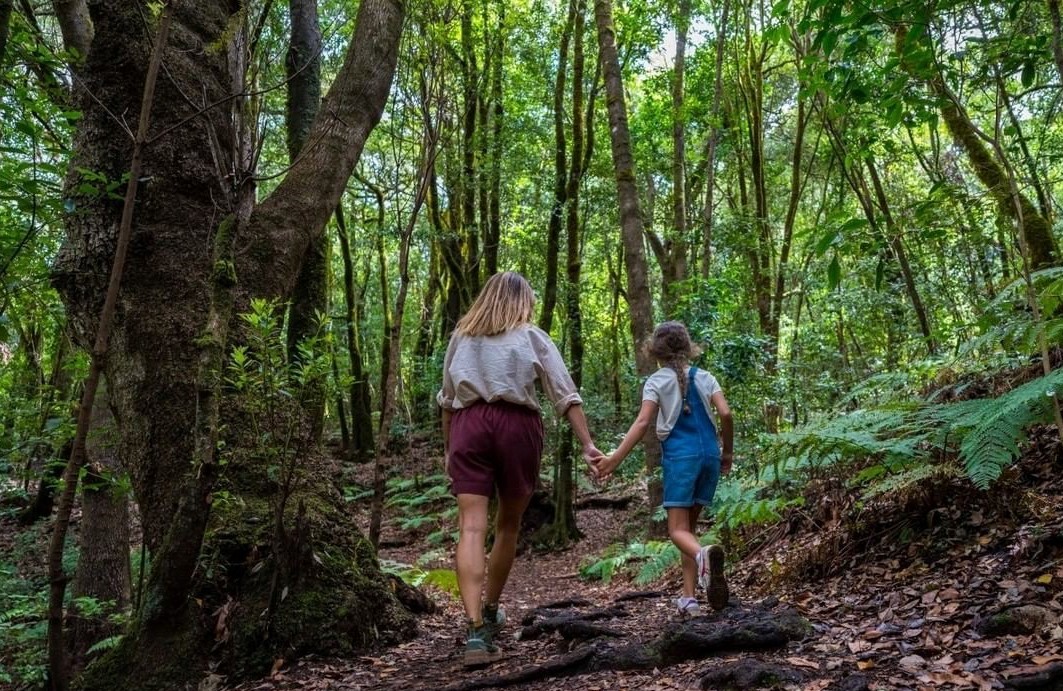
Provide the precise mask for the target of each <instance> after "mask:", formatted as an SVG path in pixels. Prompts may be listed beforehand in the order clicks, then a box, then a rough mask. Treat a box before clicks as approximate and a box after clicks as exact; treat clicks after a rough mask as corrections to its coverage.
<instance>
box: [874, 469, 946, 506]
mask: <svg viewBox="0 0 1063 691" xmlns="http://www.w3.org/2000/svg"><path fill="white" fill-rule="evenodd" d="M956 471H957V468H956V467H955V466H953V465H950V464H947V463H921V464H919V465H915V466H912V467H910V468H908V469H906V470H902V471H900V472H899V473H892V474H889V475H887V476H886V477H884V478H883V479H881V480H879V481H878V482H876V483H874V484H872V485H871V486H869V487H868V488H867V489H866V490H864V499H874V498H875V497H879V496H881V495H883V494H890V493H892V492H897V491H900V490H904V489H908V488H909V487H912V486H914V485H918V484H919V483H921V482H925V481H926V480H929V479H930V478H934V477H951V476H954V475H955V474H956Z"/></svg>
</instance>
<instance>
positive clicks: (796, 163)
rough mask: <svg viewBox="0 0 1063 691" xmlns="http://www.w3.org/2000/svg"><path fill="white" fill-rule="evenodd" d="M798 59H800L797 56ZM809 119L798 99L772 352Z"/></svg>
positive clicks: (776, 341) (777, 272)
mask: <svg viewBox="0 0 1063 691" xmlns="http://www.w3.org/2000/svg"><path fill="white" fill-rule="evenodd" d="M798 59H800V56H798ZM807 125H808V117H807V114H806V112H805V100H804V99H803V98H801V97H800V95H798V97H797V123H796V125H795V130H794V151H793V156H792V160H791V163H790V201H789V202H788V203H787V205H786V218H785V219H784V220H783V233H782V246H781V247H780V248H779V264H778V267H777V268H776V270H775V294H774V295H773V296H772V301H771V303H772V304H771V332H770V337H771V338H772V341H773V343H774V350H775V352H778V350H779V321H780V316H781V315H782V301H783V291H784V289H785V287H786V280H787V278H788V276H787V272H788V270H789V264H790V249H791V247H792V246H793V237H794V222H795V221H796V219H797V207H798V205H799V204H800V201H801V190H802V182H801V157H802V154H803V153H804V145H805V129H806V128H807Z"/></svg>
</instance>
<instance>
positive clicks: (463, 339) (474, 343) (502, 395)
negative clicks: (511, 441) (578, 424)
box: [436, 324, 583, 416]
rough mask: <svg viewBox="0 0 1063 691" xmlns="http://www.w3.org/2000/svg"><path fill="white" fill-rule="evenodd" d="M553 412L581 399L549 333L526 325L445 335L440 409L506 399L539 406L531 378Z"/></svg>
mask: <svg viewBox="0 0 1063 691" xmlns="http://www.w3.org/2000/svg"><path fill="white" fill-rule="evenodd" d="M536 381H539V382H541V384H542V387H543V392H544V393H545V394H546V397H547V398H549V399H550V402H551V403H553V405H554V410H555V411H556V412H557V414H558V415H559V416H561V415H564V414H565V411H567V410H568V409H569V407H570V406H573V405H576V404H580V403H583V399H582V398H580V395H579V392H578V391H577V390H576V385H575V384H574V383H573V382H572V376H571V375H570V374H569V373H568V368H567V367H565V362H564V360H562V359H561V353H559V352H558V350H557V346H556V345H554V342H553V341H552V340H550V336H549V335H548V334H547V333H546V332H545V331H543V330H542V329H540V328H538V327H536V326H533V325H531V324H526V325H524V326H518V327H516V328H514V329H510V330H509V331H504V332H503V333H500V334H496V335H494V336H466V335H464V334H461V333H458V332H457V331H455V332H454V334H453V335H452V336H451V337H450V345H448V346H447V354H446V357H445V358H444V359H443V388H442V389H441V390H440V391H439V394H438V395H437V396H436V401H438V403H439V405H440V406H441V407H443V408H445V409H446V410H459V409H461V408H468V407H469V406H471V405H473V404H474V403H476V402H477V401H484V402H486V403H493V402H495V401H508V402H510V403H516V404H518V405H523V406H527V407H528V408H531V409H532V410H540V406H539V399H538V396H537V395H536V391H535V382H536Z"/></svg>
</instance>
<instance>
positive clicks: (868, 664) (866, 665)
mask: <svg viewBox="0 0 1063 691" xmlns="http://www.w3.org/2000/svg"><path fill="white" fill-rule="evenodd" d="M874 666H875V661H874V660H857V661H856V668H857V669H858V670H860V671H861V672H863V671H864V670H865V669H873V668H874Z"/></svg>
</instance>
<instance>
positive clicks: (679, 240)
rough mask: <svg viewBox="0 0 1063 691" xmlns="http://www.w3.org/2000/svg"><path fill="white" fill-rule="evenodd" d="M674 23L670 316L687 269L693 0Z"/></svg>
mask: <svg viewBox="0 0 1063 691" xmlns="http://www.w3.org/2000/svg"><path fill="white" fill-rule="evenodd" d="M675 24H676V41H675V45H676V49H675V69H674V71H673V72H674V76H673V78H672V228H671V232H670V233H668V234H666V236H665V243H664V245H665V253H666V255H667V256H668V270H667V276H666V277H665V284H664V292H663V296H662V297H663V298H664V300H663V307H664V314H665V317H668V318H671V317H674V316H676V309H677V308H678V302H679V294H678V290H679V286H678V285H677V284H678V283H679V282H681V281H683V280H685V279H686V273H687V198H686V187H687V176H686V116H685V114H684V112H683V109H684V105H683V89H684V85H685V77H686V48H687V30H688V29H689V27H690V0H679V7H678V9H677V15H676V21H675ZM662 268H663V267H662Z"/></svg>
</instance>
